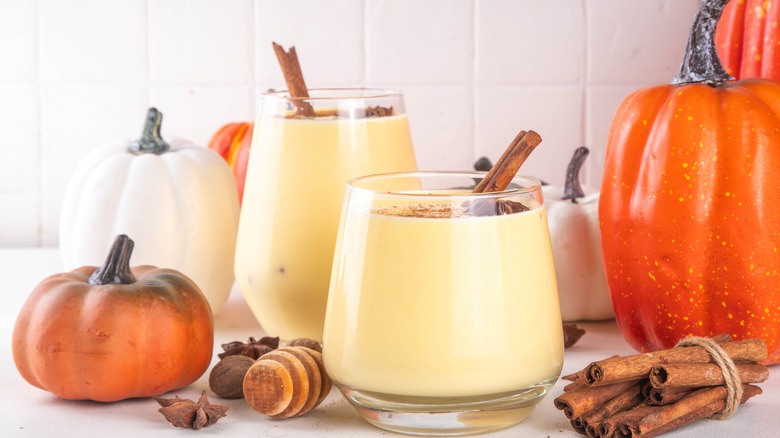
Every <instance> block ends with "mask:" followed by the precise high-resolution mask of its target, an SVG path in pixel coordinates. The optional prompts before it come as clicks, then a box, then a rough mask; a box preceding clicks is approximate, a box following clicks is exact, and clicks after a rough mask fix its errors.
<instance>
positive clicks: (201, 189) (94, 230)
mask: <svg viewBox="0 0 780 438" xmlns="http://www.w3.org/2000/svg"><path fill="white" fill-rule="evenodd" d="M161 123H162V114H161V113H160V112H159V111H157V110H156V109H155V108H151V109H149V113H148V115H147V118H146V124H145V126H144V131H143V135H142V137H141V139H140V140H138V141H135V142H115V143H112V144H108V145H105V146H102V147H99V148H96V149H95V150H93V151H92V152H90V153H89V154H87V155H86V156H85V157H84V158H83V159H82V160H81V161H80V162H79V165H78V167H77V168H76V170H75V172H74V175H73V177H72V179H71V180H70V182H69V183H68V187H67V190H66V192H65V198H64V201H63V205H62V213H61V216H60V236H59V238H60V252H61V255H62V262H63V265H64V269H65V270H72V269H75V268H78V267H81V266H84V265H92V266H100V265H101V263H102V259H104V258H105V249H106V248H108V247H110V246H111V242H112V241H113V239H114V237H115V236H117V235H119V234H127V235H130V236H133V239H134V240H135V241H136V243H137V245H136V247H137V248H138V249H137V250H136V252H135V253H133V263H134V264H135V265H155V266H160V267H165V268H172V269H176V270H178V271H180V272H182V273H184V274H185V275H187V276H188V277H190V278H191V279H192V280H193V281H194V282H195V283H196V284H197V285H198V286H199V287H200V289H201V290H202V291H203V293H204V294H205V295H206V298H207V300H208V302H209V304H210V305H211V309H212V312H213V314H216V313H217V312H218V311H219V310H220V308H221V307H222V305H223V304H224V303H225V301H226V300H227V297H228V295H229V293H230V288H231V286H232V284H233V258H234V252H235V246H236V233H237V230H238V215H239V204H238V191H237V189H236V183H235V179H234V178H233V174H232V173H231V171H230V167H229V166H228V165H227V164H226V163H225V161H224V160H223V159H222V157H220V156H219V155H218V154H216V153H215V152H214V151H212V150H209V149H208V148H205V147H201V146H196V145H193V144H191V143H188V142H185V141H183V140H179V141H172V142H171V144H170V145H168V144H167V143H166V142H165V141H164V140H163V139H162V138H161V137H160V125H161Z"/></svg>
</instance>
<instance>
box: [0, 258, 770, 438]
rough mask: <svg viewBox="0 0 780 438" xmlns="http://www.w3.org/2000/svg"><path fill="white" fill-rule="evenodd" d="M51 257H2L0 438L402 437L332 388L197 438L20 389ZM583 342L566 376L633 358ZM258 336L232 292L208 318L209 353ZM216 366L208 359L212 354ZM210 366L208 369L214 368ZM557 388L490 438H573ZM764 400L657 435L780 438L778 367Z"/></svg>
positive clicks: (128, 410) (145, 419)
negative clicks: (22, 361)
mask: <svg viewBox="0 0 780 438" xmlns="http://www.w3.org/2000/svg"><path fill="white" fill-rule="evenodd" d="M60 266H61V265H60V260H59V253H58V251H57V249H52V248H49V249H0V286H1V289H0V330H1V331H2V336H0V353H1V356H0V437H10V436H27V437H38V436H46V437H69V436H74V437H76V436H77V437H85V436H90V437H91V436H101V437H102V436H111V437H112V438H113V437H146V436H155V437H156V436H162V437H176V436H185V435H186V436H190V437H192V436H195V435H199V436H216V435H219V436H249V437H345V438H349V437H379V436H385V437H386V436H401V435H396V434H394V433H391V432H387V431H383V430H380V429H377V428H374V427H373V426H370V425H369V424H368V423H366V422H364V421H363V420H362V419H361V418H360V416H359V415H358V414H357V412H356V411H355V410H353V409H352V407H351V406H350V405H349V404H348V403H347V402H346V401H345V400H344V399H343V398H342V397H341V395H340V394H339V392H338V391H337V390H336V389H335V388H334V389H333V391H332V392H331V394H330V395H329V396H328V398H327V399H326V400H325V401H324V402H323V403H322V405H320V406H319V407H318V408H317V409H314V410H313V411H311V412H310V413H308V414H307V415H305V416H303V417H299V418H294V419H288V420H273V419H269V418H266V417H264V416H262V415H260V414H257V413H255V412H254V411H253V410H252V409H250V408H249V406H248V405H246V403H245V402H244V401H243V400H240V399H239V400H222V399H220V398H218V397H216V396H214V395H211V396H210V400H211V401H212V402H215V403H219V404H224V405H227V406H229V407H230V410H229V411H228V413H227V417H225V418H222V419H220V420H219V422H218V423H217V424H215V425H213V426H210V427H208V428H205V429H201V430H200V431H193V430H189V429H177V428H174V427H173V426H171V425H170V424H169V423H168V422H167V421H165V419H164V418H163V417H162V415H161V414H159V413H158V412H157V409H158V405H157V403H156V402H155V401H154V400H152V399H135V400H127V401H122V402H116V403H96V402H84V401H80V402H74V401H67V400H62V399H59V398H57V397H55V396H53V395H51V394H49V393H47V392H45V391H42V390H40V389H38V388H35V387H33V386H31V385H29V384H28V383H27V382H25V381H24V380H23V379H22V377H21V376H20V375H19V373H18V372H17V370H16V367H15V365H14V363H13V358H12V354H11V333H12V331H13V325H14V321H15V320H16V315H17V313H18V311H19V309H20V308H21V306H22V304H23V303H24V301H25V299H26V297H27V295H28V294H29V293H30V292H31V291H32V289H33V288H34V287H35V285H36V284H38V283H39V282H40V281H41V280H43V279H44V278H45V277H47V276H48V275H51V274H54V273H57V272H60V271H61V268H60ZM579 325H580V326H581V327H584V328H585V329H586V330H587V333H586V335H585V336H584V337H583V338H582V339H581V340H580V342H579V343H578V344H577V345H575V346H574V347H572V348H570V349H568V350H566V356H565V365H564V369H563V372H564V374H568V373H571V372H574V371H578V370H580V369H582V368H584V367H585V366H586V365H587V364H588V363H590V362H592V361H594V360H599V359H603V358H606V357H609V356H611V355H613V354H619V355H628V354H633V353H634V351H633V350H632V349H631V348H630V347H629V346H628V344H626V342H625V341H624V340H623V338H622V337H621V336H620V333H619V331H618V329H617V326H616V325H615V323H614V321H610V322H601V323H581V324H579ZM262 335H263V331H262V329H261V328H260V326H259V325H258V324H257V322H256V321H255V319H254V317H253V316H252V314H251V312H250V311H249V308H248V307H247V305H246V303H245V302H244V299H243V297H242V296H241V294H240V293H239V292H238V291H237V290H236V289H235V288H234V290H233V292H232V294H231V296H230V298H229V300H228V303H227V304H226V305H225V307H224V308H223V310H222V311H221V312H220V313H219V314H218V315H217V317H216V339H215V343H214V344H215V345H214V346H215V353H216V352H217V351H221V348H220V347H219V346H220V344H222V343H224V342H229V341H233V340H245V339H246V338H248V337H249V336H255V337H260V336H262ZM215 358H216V354H215ZM214 363H216V359H215V361H214V362H213V363H212V366H213V364H214ZM210 370H211V368H209V370H208V371H207V372H206V374H204V376H203V377H201V378H200V379H198V380H197V381H196V382H195V383H193V384H192V385H190V386H188V387H186V388H183V389H181V390H178V391H174V392H173V393H172V394H177V395H180V396H182V397H185V398H190V399H197V397H198V396H199V395H200V393H201V391H202V390H204V389H205V390H208V373H209V371H210ZM564 383H565V382H561V381H559V382H558V383H557V384H556V385H555V387H554V388H553V390H552V392H551V393H550V394H548V396H547V397H546V398H545V399H544V400H542V402H541V403H540V404H539V406H537V408H536V410H535V411H534V412H533V413H532V414H531V417H530V418H529V419H527V420H526V421H525V422H523V423H521V424H519V425H517V426H515V427H513V428H510V429H506V430H504V431H500V432H495V433H492V434H486V435H485V436H489V437H496V438H498V437H542V438H546V437H579V436H581V435H578V434H576V433H575V432H573V431H572V430H571V428H570V426H569V422H568V420H567V419H566V418H565V417H564V415H563V413H562V412H561V411H558V410H556V409H555V408H554V407H553V402H552V401H553V398H555V397H557V396H558V395H560V394H561V392H562V389H561V388H562V387H563V385H564ZM760 386H761V388H762V389H763V390H764V394H762V395H760V396H758V397H755V398H753V399H751V400H750V401H749V402H748V403H747V404H745V405H743V406H742V408H741V409H740V410H739V412H737V413H736V414H735V415H734V416H733V417H732V418H730V419H728V420H725V421H716V420H701V421H699V422H697V423H695V424H693V425H690V426H688V427H685V428H682V429H679V430H677V431H675V432H670V433H668V434H666V435H664V436H676V437H702V438H704V437H706V438H717V437H724V438H725V437H729V438H731V437H750V438H759V437H760V438H763V437H778V436H780V366H774V367H772V368H771V369H770V378H769V380H768V381H767V382H765V383H763V384H761V385H760Z"/></svg>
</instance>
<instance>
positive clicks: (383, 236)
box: [323, 172, 563, 435]
mask: <svg viewBox="0 0 780 438" xmlns="http://www.w3.org/2000/svg"><path fill="white" fill-rule="evenodd" d="M483 176H484V174H483V173H474V172H415V173H395V174H385V175H373V176H366V177H361V178H357V179H354V180H351V181H350V182H349V183H348V184H347V190H346V195H345V200H344V207H343V211H342V216H341V223H340V228H339V237H338V241H337V246H336V252H335V255H334V260H333V272H332V275H331V283H330V295H329V298H328V306H327V314H326V319H325V335H324V348H323V355H324V362H325V367H326V369H327V372H328V374H329V376H330V378H331V380H332V381H333V382H334V384H335V385H336V386H337V387H338V388H339V390H340V391H341V392H342V394H343V395H344V396H345V397H346V398H347V400H349V402H350V403H351V404H352V405H353V406H354V407H355V408H356V409H357V410H358V411H359V412H360V414H361V415H362V416H363V418H365V419H366V420H367V421H368V422H370V423H372V424H374V425H376V426H378V427H380V428H384V429H388V430H393V431H396V432H403V433H410V434H420V435H462V434H474V433H482V432H487V431H493V430H498V429H502V428H505V427H509V426H512V425H514V424H517V423H519V422H521V421H522V420H524V419H525V418H526V416H528V415H529V414H530V412H531V410H532V409H533V406H534V405H535V404H536V403H538V402H539V401H540V400H541V399H542V398H543V397H544V396H545V394H546V393H547V392H548V390H549V389H550V388H551V387H552V385H553V384H554V383H555V381H556V380H557V378H558V377H559V375H560V371H561V367H562V364H563V333H562V324H561V316H560V308H559V305H558V293H557V287H556V282H555V270H554V267H553V257H552V250H551V246H550V236H549V231H548V227H547V218H546V213H545V209H544V205H543V198H542V192H541V184H540V182H539V180H538V179H536V178H533V177H526V176H518V177H515V178H514V180H513V181H512V183H511V184H510V186H509V188H508V189H507V190H505V191H503V192H496V193H480V194H473V193H471V192H470V189H471V188H472V187H473V186H474V184H475V182H476V181H479V179H480V178H482V177H483Z"/></svg>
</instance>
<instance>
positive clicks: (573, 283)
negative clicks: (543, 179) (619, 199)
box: [542, 146, 615, 321]
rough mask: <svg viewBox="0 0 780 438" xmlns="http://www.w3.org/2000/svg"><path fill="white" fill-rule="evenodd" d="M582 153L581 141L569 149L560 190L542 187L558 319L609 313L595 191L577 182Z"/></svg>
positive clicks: (584, 150) (600, 316)
mask: <svg viewBox="0 0 780 438" xmlns="http://www.w3.org/2000/svg"><path fill="white" fill-rule="evenodd" d="M588 153H589V151H588V148H586V147H584V146H583V147H580V148H578V149H577V150H575V151H574V156H573V157H572V159H571V162H570V163H569V167H568V169H567V171H566V185H565V186H564V188H563V189H561V188H560V187H557V186H552V185H546V186H544V187H542V193H543V194H544V204H545V208H546V210H547V222H548V224H549V226H550V240H551V241H552V249H553V258H554V259H555V277H556V279H557V280H558V294H559V297H560V303H561V317H562V318H563V320H564V321H580V320H591V321H594V320H605V319H610V318H614V316H615V313H614V310H613V308H612V300H611V298H610V295H609V289H608V286H607V278H606V274H605V272H604V260H603V258H602V254H601V234H600V231H599V219H598V204H599V192H598V189H595V188H592V187H584V188H583V187H582V186H581V185H580V181H579V173H580V169H581V168H582V164H583V163H584V162H585V158H586V157H587V156H588Z"/></svg>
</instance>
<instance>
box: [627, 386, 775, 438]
mask: <svg viewBox="0 0 780 438" xmlns="http://www.w3.org/2000/svg"><path fill="white" fill-rule="evenodd" d="M726 392H727V391H726V387H725V386H714V387H711V388H703V389H699V390H696V391H694V392H692V393H691V394H689V395H688V396H687V397H685V398H683V399H681V400H680V401H678V402H677V403H674V404H670V405H665V406H659V407H650V409H649V411H648V413H647V414H645V415H643V416H641V417H639V418H638V416H637V415H627V416H626V417H625V418H623V419H621V420H620V421H618V422H617V423H616V424H615V437H651V436H656V435H658V434H661V433H664V432H668V431H669V430H672V429H676V428H678V427H681V426H684V425H686V424H689V423H692V422H694V421H697V420H700V419H702V418H707V417H710V416H712V415H714V414H716V413H718V412H720V411H722V410H723V409H724V408H725V407H726V400H725V399H726ZM761 392H762V391H761V388H759V387H758V386H754V385H747V384H745V385H742V399H741V400H740V403H745V402H746V401H747V400H748V399H749V398H751V397H753V396H755V395H758V394H761Z"/></svg>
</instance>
